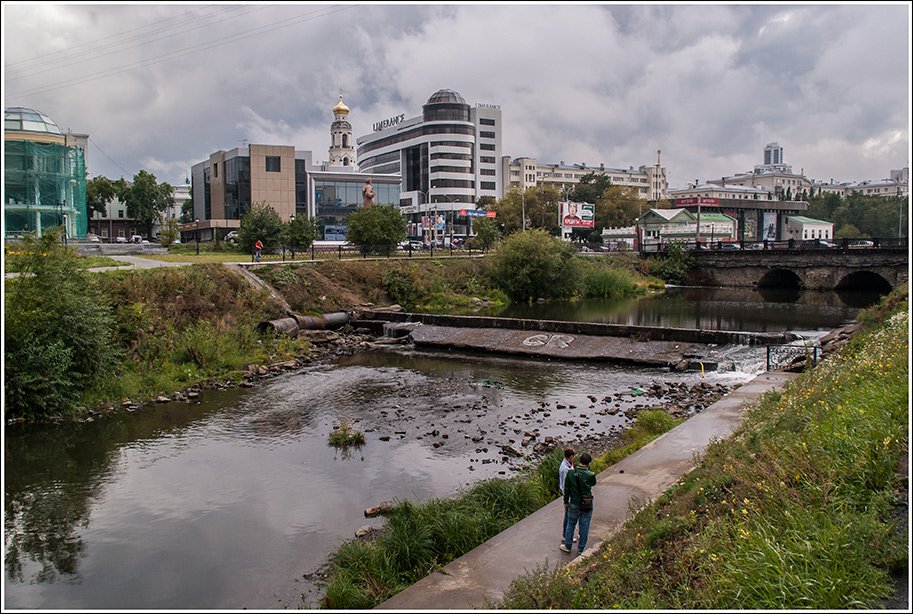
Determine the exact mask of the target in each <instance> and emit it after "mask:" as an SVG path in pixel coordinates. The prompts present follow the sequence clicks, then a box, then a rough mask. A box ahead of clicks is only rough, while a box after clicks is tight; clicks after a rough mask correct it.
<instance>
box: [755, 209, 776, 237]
mask: <svg viewBox="0 0 913 614" xmlns="http://www.w3.org/2000/svg"><path fill="white" fill-rule="evenodd" d="M759 239H760V240H762V241H776V240H777V213H776V212H775V211H765V212H764V222H763V224H762V225H761V236H760V237H759Z"/></svg>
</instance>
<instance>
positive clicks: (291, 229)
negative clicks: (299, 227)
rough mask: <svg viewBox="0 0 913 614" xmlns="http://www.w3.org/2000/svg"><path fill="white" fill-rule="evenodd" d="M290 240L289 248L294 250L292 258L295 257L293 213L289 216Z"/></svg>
mask: <svg viewBox="0 0 913 614" xmlns="http://www.w3.org/2000/svg"><path fill="white" fill-rule="evenodd" d="M288 242H289V249H290V250H291V252H292V260H294V259H295V216H294V215H291V216H289V218H288Z"/></svg>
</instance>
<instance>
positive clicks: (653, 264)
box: [646, 243, 694, 284]
mask: <svg viewBox="0 0 913 614" xmlns="http://www.w3.org/2000/svg"><path fill="white" fill-rule="evenodd" d="M693 268H694V258H693V257H692V256H691V254H689V253H688V252H687V251H686V250H685V249H684V248H683V247H682V246H681V245H678V244H674V243H673V244H672V245H671V246H670V247H669V251H668V252H667V253H666V255H665V256H658V257H656V258H652V259H649V260H647V262H646V269H647V273H649V274H650V275H654V276H656V277H659V278H660V279H662V280H663V281H665V282H667V283H670V284H681V283H684V281H685V279H686V278H687V277H688V273H689V272H690V271H691V269H693Z"/></svg>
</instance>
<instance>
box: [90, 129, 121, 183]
mask: <svg viewBox="0 0 913 614" xmlns="http://www.w3.org/2000/svg"><path fill="white" fill-rule="evenodd" d="M89 142H90V143H92V144H93V145H95V149H97V150H98V151H100V152H101V153H102V155H104V156H105V157H106V158H107V159H109V160H111V162H113V163H114V166H116V167H117V168H119V169H120V170H122V171H124V174H125V175H127V176H129V175H130V171H128V170H127V169H125V168H124V167H123V166H121V165H120V164H118V163H117V161H116V160H115V159H114V158H112V157H111V156H109V155H108V154H106V153H105V150H104V149H102V148H101V147H99V146H98V143H96V142H95V140H94V139H93V138H92V137H89Z"/></svg>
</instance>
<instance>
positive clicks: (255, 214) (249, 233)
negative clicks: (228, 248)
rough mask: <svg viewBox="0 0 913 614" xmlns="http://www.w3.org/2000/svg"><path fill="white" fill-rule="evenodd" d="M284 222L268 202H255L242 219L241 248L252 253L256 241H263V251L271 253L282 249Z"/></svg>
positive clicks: (239, 240) (240, 229) (239, 236)
mask: <svg viewBox="0 0 913 614" xmlns="http://www.w3.org/2000/svg"><path fill="white" fill-rule="evenodd" d="M283 228H284V224H283V223H282V220H281V219H280V218H279V214H278V213H276V210H275V209H273V208H272V207H271V206H270V205H269V204H268V203H262V202H261V203H254V204H253V205H251V208H250V211H248V212H247V214H246V215H245V216H244V217H243V218H242V219H241V225H240V227H239V228H238V243H240V245H241V249H242V250H244V251H246V252H248V253H251V252H253V251H254V243H256V242H257V241H260V242H262V243H263V251H264V252H265V253H269V252H271V251H275V250H278V249H281V247H282V239H283Z"/></svg>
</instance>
